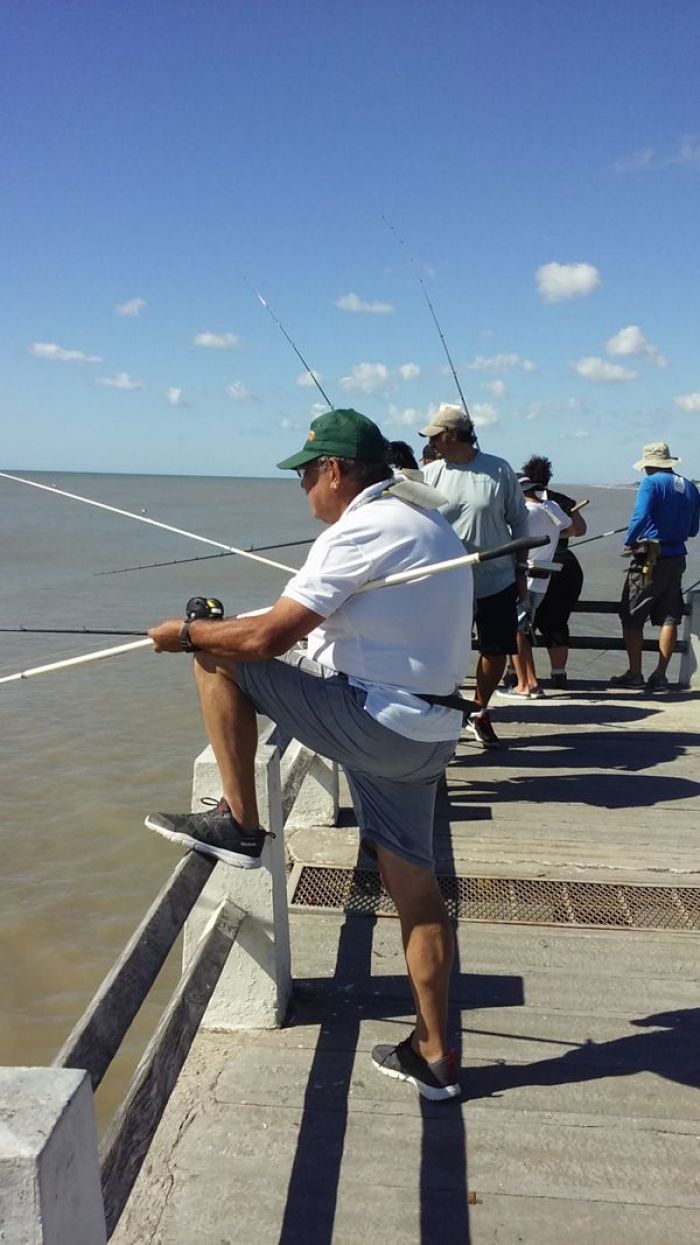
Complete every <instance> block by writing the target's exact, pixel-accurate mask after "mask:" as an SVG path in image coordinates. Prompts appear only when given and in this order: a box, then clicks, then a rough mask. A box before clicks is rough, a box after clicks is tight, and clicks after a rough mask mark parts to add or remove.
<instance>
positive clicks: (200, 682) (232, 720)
mask: <svg viewBox="0 0 700 1245" xmlns="http://www.w3.org/2000/svg"><path fill="white" fill-rule="evenodd" d="M194 675H195V681H196V683H197V690H198V692H199V700H200V705H201V708H202V718H203V720H204V727H205V730H206V732H207V735H208V736H209V742H210V744H211V746H212V749H213V752H214V756H215V757H216V763H217V765H218V767H219V773H220V775H221V784H222V789H223V795H224V797H225V799H226V800H227V801H228V804H229V807H230V809H231V812H232V813H233V815H234V817H235V818H236V821H237V822H238V824H239V825H240V826H243V827H244V829H246V830H252V829H255V828H256V827H257V826H258V825H259V824H260V823H259V819H258V804H257V799H256V796H255V752H256V749H257V746H258V725H257V719H256V716H255V707H254V705H253V704H252V702H251V701H250V700H248V697H247V696H244V694H243V692H242V691H241V690H240V688H239V687H238V686H237V684H236V683H234V682H233V678H234V675H235V665H234V663H233V662H227V661H224V660H223V659H222V658H219V657H215V656H213V654H212V653H204V652H202V653H197V654H195V658H194Z"/></svg>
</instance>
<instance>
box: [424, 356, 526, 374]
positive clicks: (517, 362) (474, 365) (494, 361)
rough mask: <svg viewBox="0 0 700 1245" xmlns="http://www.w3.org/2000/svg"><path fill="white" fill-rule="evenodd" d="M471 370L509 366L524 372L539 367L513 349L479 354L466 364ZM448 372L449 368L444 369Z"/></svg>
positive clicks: (505, 369)
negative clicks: (504, 352) (499, 352)
mask: <svg viewBox="0 0 700 1245" xmlns="http://www.w3.org/2000/svg"><path fill="white" fill-rule="evenodd" d="M464 366H465V367H466V368H467V371H469V372H507V371H508V369H509V368H516V367H517V368H522V370H523V372H536V371H537V367H536V365H535V364H534V363H533V362H532V360H531V359H521V358H520V355H519V354H514V353H513V352H512V351H511V352H510V353H508V354H492V355H483V354H478V355H477V356H476V358H475V359H472V360H471V362H470V363H466V364H465V365H464ZM444 371H445V372H446V371H447V369H444Z"/></svg>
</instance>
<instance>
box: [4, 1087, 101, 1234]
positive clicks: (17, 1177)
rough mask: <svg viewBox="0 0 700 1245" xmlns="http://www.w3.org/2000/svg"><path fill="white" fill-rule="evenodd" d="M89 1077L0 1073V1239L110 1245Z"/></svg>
mask: <svg viewBox="0 0 700 1245" xmlns="http://www.w3.org/2000/svg"><path fill="white" fill-rule="evenodd" d="M106 1239H107V1236H106V1230H105V1217H104V1211H103V1207H102V1192H101V1189H100V1172H99V1167H98V1161H97V1132H96V1128H95V1112H94V1107H93V1100H92V1090H91V1088H90V1080H89V1078H88V1075H87V1073H86V1072H83V1071H81V1070H79V1069H77V1068H0V1240H1V1241H7V1242H8V1245H104V1242H105V1241H106Z"/></svg>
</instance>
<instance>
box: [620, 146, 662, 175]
mask: <svg viewBox="0 0 700 1245" xmlns="http://www.w3.org/2000/svg"><path fill="white" fill-rule="evenodd" d="M654 155H655V152H654V148H653V147H641V148H640V149H639V150H638V151H633V152H632V154H631V155H630V156H623V157H622V158H621V159H620V160H616V161H615V163H614V165H613V169H614V170H615V172H616V173H640V172H642V171H643V170H644V169H648V168H649V167H650V166H651V164H652V162H653V159H654Z"/></svg>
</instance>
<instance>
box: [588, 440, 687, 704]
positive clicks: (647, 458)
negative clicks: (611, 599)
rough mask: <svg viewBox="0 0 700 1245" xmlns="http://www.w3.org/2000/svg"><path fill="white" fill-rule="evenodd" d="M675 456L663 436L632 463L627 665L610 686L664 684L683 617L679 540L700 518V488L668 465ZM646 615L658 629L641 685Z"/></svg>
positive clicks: (625, 592) (623, 609) (625, 599)
mask: <svg viewBox="0 0 700 1245" xmlns="http://www.w3.org/2000/svg"><path fill="white" fill-rule="evenodd" d="M680 461H681V460H680V458H674V457H673V455H672V454H670V453H669V449H668V446H667V445H666V443H665V442H664V441H655V442H653V443H652V444H651V445H645V446H644V450H643V452H642V457H641V458H640V460H639V462H638V463H635V464H634V466H635V470H637V471H643V472H644V479H643V480H642V481H641V483H640V485H639V490H638V492H637V500H636V503H635V507H634V510H633V512H632V517H631V519H630V524H629V527H628V529H627V535H626V536H625V546H624V551H623V552H629V553H631V555H632V560H631V563H630V567H629V570H628V571H627V575H626V578H625V584H624V587H623V589H622V600H621V601H620V618H621V619H622V634H623V636H624V640H625V648H626V649H627V657H628V661H629V669H628V670H627V671H626V672H625V674H619V675H616V676H615V677H614V678H612V679H611V680H610V683H611V685H612V686H613V687H632V688H643V687H645V686H646V690H647V691H648V692H667V691H668V690H669V683H668V679H667V678H666V668H667V666H668V663H669V661H670V660H671V657H672V656H673V651H674V649H675V646H676V636H677V633H678V624H679V622H680V621H681V618H682V617H683V596H682V592H681V580H682V577H683V571H684V570H685V555H686V552H687V551H686V547H685V542H686V540H687V539H688V537H689V536H697V534H698V525H699V523H700V493H698V490H697V488H696V487H695V485H694V484H693V482H692V480H686V479H684V477H683V476H681V475H678V474H677V473H676V472H675V471H674V470H673V466H674V464H675V463H679V462H680ZM648 618H650V619H651V622H652V624H653V625H654V626H656V627H660V628H661V630H660V631H659V658H658V662H657V666H656V670H654V672H653V674H651V675H650V677H649V678H648V679H647V682H646V685H645V683H644V676H643V675H642V642H643V631H644V623H645V622H646V620H647V619H648Z"/></svg>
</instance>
